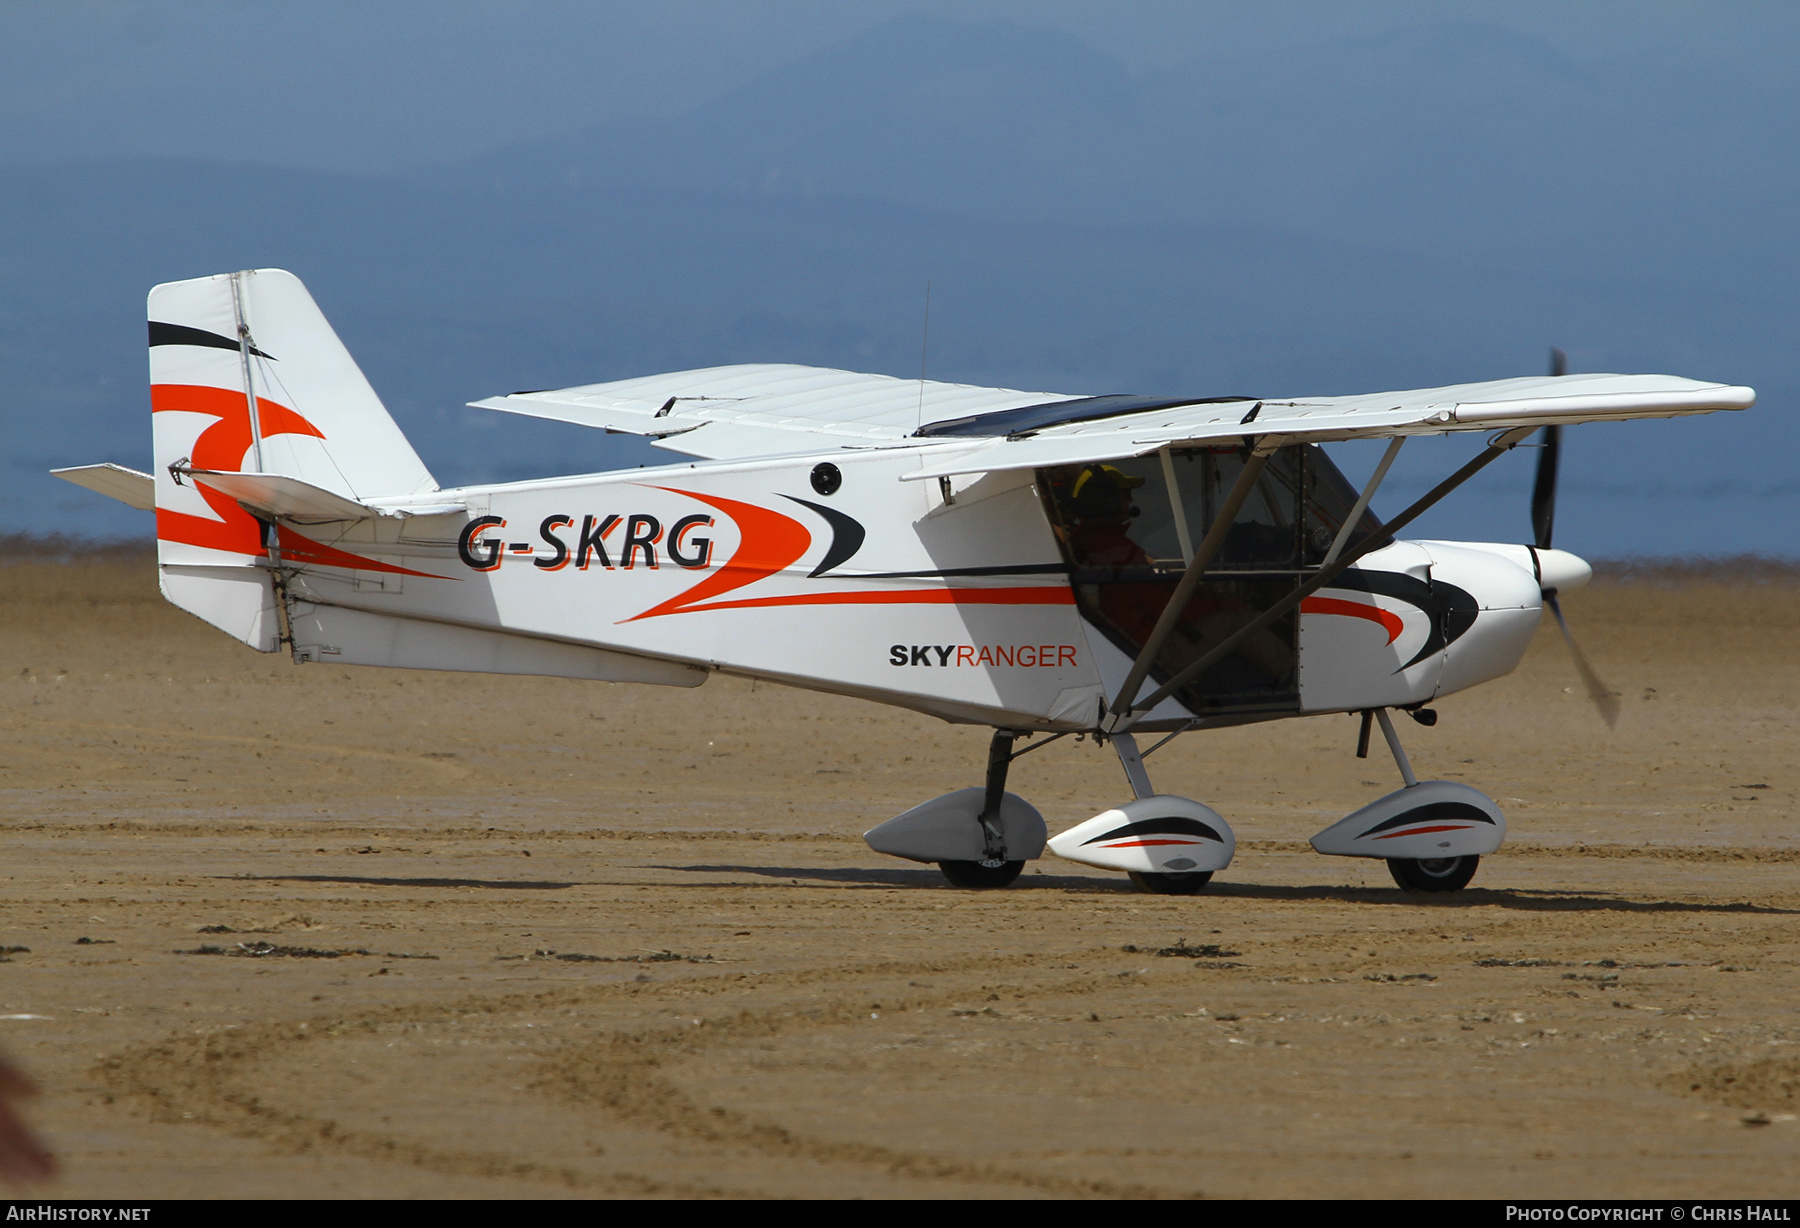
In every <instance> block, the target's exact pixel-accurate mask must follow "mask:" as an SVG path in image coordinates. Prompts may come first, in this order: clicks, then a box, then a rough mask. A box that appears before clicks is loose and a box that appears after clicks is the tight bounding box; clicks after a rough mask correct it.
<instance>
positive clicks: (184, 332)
mask: <svg viewBox="0 0 1800 1228" xmlns="http://www.w3.org/2000/svg"><path fill="white" fill-rule="evenodd" d="M150 344H151V346H152V347H155V346H159V345H197V346H202V347H204V348H206V349H209V350H234V351H237V352H238V353H242V352H243V350H242V348H241V347H240V346H239V345H238V343H237V342H235V341H233V340H232V339H231V338H230V337H222V336H220V335H219V334H218V333H209V332H207V331H206V330H205V329H204V328H189V327H188V326H187V325H185V324H164V323H163V322H162V321H160V320H152V321H150ZM250 352H251V353H252V354H254V355H256V356H257V357H258V358H269V356H268V355H267V354H265V353H263V352H262V351H261V350H259V349H257V348H256V347H255V346H251V347H250ZM269 361H270V362H274V361H275V359H273V358H269Z"/></svg>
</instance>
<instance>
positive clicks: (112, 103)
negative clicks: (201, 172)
mask: <svg viewBox="0 0 1800 1228" xmlns="http://www.w3.org/2000/svg"><path fill="white" fill-rule="evenodd" d="M914 12H920V13H929V14H934V15H940V16H949V17H955V18H958V19H961V20H971V21H980V20H1004V21H1009V22H1014V23H1017V24H1022V25H1036V26H1044V27H1051V28H1055V29H1060V30H1062V31H1065V32H1068V33H1071V34H1074V35H1076V36H1077V37H1079V38H1081V39H1082V40H1084V41H1085V42H1087V43H1088V44H1090V45H1091V46H1092V47H1094V48H1095V49H1097V50H1099V51H1102V52H1104V53H1106V54H1108V55H1110V56H1112V57H1114V58H1116V59H1117V60H1119V61H1120V62H1121V63H1123V64H1124V65H1125V66H1127V67H1128V68H1129V69H1131V70H1133V71H1137V72H1153V71H1156V70H1158V69H1166V68H1170V67H1175V66H1180V65H1187V64H1192V63H1196V62H1198V63H1205V62H1207V61H1231V62H1236V63H1242V62H1244V61H1246V60H1248V61H1254V62H1260V63H1262V64H1266V65H1267V67H1268V69H1269V72H1270V74H1271V77H1272V78H1278V77H1279V72H1280V67H1281V63H1282V57H1283V55H1284V53H1287V52H1291V51H1293V50H1295V49H1296V48H1299V47H1305V46H1310V45H1316V44H1319V43H1331V42H1337V41H1344V40H1349V41H1355V40H1360V39H1365V38H1372V37H1379V36H1381V35H1384V34H1389V33H1392V32H1393V31H1396V30H1401V29H1405V28H1408V27H1414V26H1420V25H1430V24H1433V23H1442V22H1447V21H1451V20H1456V19H1473V20H1478V21H1481V22H1484V23H1488V24H1490V25H1494V26H1498V27H1502V28H1504V29H1509V30H1513V31H1516V32H1519V33H1524V34H1528V35H1531V36H1534V37H1537V38H1541V39H1543V40H1544V41H1546V42H1547V43H1549V44H1550V45H1551V46H1553V47H1554V48H1555V49H1556V50H1558V51H1559V52H1561V53H1563V54H1565V55H1567V56H1570V57H1572V58H1574V59H1577V60H1582V61H1592V60H1603V59H1606V58H1609V57H1617V56H1629V57H1633V58H1646V57H1647V58H1648V59H1649V60H1650V61H1651V62H1654V60H1656V59H1659V58H1665V57H1666V59H1667V60H1668V61H1669V62H1670V63H1677V62H1679V63H1681V64H1683V65H1685V66H1687V67H1693V66H1694V65H1696V64H1702V65H1713V66H1716V68H1717V70H1718V73H1719V79H1720V86H1721V88H1727V87H1729V85H1730V84H1731V82H1732V81H1733V80H1734V79H1738V78H1741V77H1742V76H1744V75H1751V76H1757V77H1773V76H1783V75H1788V74H1791V73H1792V71H1793V68H1792V66H1793V63H1794V62H1795V56H1796V52H1797V51H1800V5H1797V4H1793V3H1762V4H1759V3H1728V2H1725V0H1710V2H1709V3H1704V4H1700V3H1672V2H1668V0H1662V2H1657V0H1635V2H1631V3H1601V2H1590V3H1574V2H1571V0H1552V2H1547V3H1546V2H1539V3H1530V2H1527V0H1508V2H1507V3H1500V4H1494V3H1477V2H1472V0H1461V2H1458V0H1432V2H1429V3H1336V4H1327V3H1316V2H1315V3H1298V4H1296V3H1278V2H1274V0H1256V2H1255V3H1213V4H1200V3H1192V2H1139V3H1129V2H1126V0H1108V2H1107V3H1098V2H1087V3H1078V2H1074V0H1033V2H1031V3H1019V2H1016V0H972V2H960V3H959V2H952V0H938V2H931V0H862V2H860V3H850V2H846V0H830V2H825V3H806V2H797V0H660V2H658V3H653V4H651V3H632V4H617V3H614V4H602V3H566V2H563V3H520V2H518V0H490V2H487V3H477V2H471V0H458V2H440V3H409V2H404V0H388V2H385V3H367V2H352V3H344V2H341V0H309V2H307V3H279V4H278V3H266V2H263V0H195V2H187V3H183V2H179V0H169V2H164V3H144V2H141V0H121V2H115V0H60V2H59V3H54V4H46V3H42V2H41V0H6V2H5V3H0V161H13V162H18V161H40V160H60V159H68V158H90V157H113V156H119V155H145V154H147V155H179V156H194V157H206V158H216V159H224V160H231V161H254V162H261V163H265V164H271V165H280V166H296V167H308V168H314V169H323V170H339V171H350V172H358V173H371V174H382V173H387V172H393V171H398V170H403V169H407V168H410V167H414V166H417V165H420V164H423V163H430V162H433V161H438V160H448V159H455V158H460V157H465V156H468V155H472V154H478V153H484V152H488V151H491V150H495V149H499V148H503V147H505V146H507V145H511V144H515V143H518V142H521V141H527V140H532V139H541V138H549V137H557V136H563V135H567V134H569V133H572V132H575V131H578V130H580V129H582V128H584V127H587V126H589V125H592V124H595V123H599V122H602V121H606V120H613V119H619V118H623V117H627V116H644V117H663V116H668V115H673V114H677V113H680V112H682V111H684V110H687V109H689V108H691V107H693V106H695V105H697V104H699V103H701V102H704V101H706V100H707V99H709V98H712V97H715V96H717V95H718V94H720V93H722V92H724V91H726V90H729V89H731V88H733V87H736V86H740V85H743V84H744V83H746V82H748V81H751V80H753V79H755V78H756V77H758V76H761V75H763V74H766V73H767V72H769V71H770V70H771V69H772V68H776V67H779V66H781V65H782V64H784V63H786V62H789V61H792V60H794V59H797V58H799V57H800V56H803V55H806V54H807V53H809V52H814V51H817V50H819V49H821V48H824V47H826V46H829V45H831V44H833V43H837V42H842V41H843V40H845V39H847V38H850V37H852V36H854V35H856V34H858V33H861V32H863V31H866V30H868V29H870V28H872V27H874V26H876V25H879V24H881V23H882V22H885V21H889V20H891V19H892V18H894V17H895V16H898V15H902V14H906V13H914Z"/></svg>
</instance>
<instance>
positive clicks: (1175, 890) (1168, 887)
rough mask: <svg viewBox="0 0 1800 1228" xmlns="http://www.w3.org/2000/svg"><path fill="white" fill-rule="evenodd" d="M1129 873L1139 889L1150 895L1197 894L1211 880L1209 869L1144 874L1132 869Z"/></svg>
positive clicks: (1204, 888)
mask: <svg viewBox="0 0 1800 1228" xmlns="http://www.w3.org/2000/svg"><path fill="white" fill-rule="evenodd" d="M1129 874H1130V877H1131V881H1132V883H1133V884H1134V885H1135V886H1136V887H1137V889H1138V890H1139V891H1148V892H1149V893H1150V894H1152V895H1199V894H1200V893H1201V892H1202V891H1204V890H1206V884H1208V883H1210V882H1211V881H1212V871H1211V870H1189V871H1187V872H1186V873H1185V874H1144V873H1141V872H1139V871H1137V870H1132V871H1129Z"/></svg>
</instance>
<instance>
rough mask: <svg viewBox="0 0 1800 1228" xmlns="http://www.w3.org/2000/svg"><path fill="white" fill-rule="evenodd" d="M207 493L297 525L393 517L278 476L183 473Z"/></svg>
mask: <svg viewBox="0 0 1800 1228" xmlns="http://www.w3.org/2000/svg"><path fill="white" fill-rule="evenodd" d="M179 472H182V473H184V474H185V475H186V476H187V477H190V478H192V479H193V480H194V481H195V482H196V483H198V484H199V485H201V486H205V487H207V488H208V489H211V490H216V491H218V492H219V493H220V494H222V495H225V496H227V497H229V498H232V499H236V500H237V501H238V502H239V503H241V504H243V505H244V506H245V507H247V508H249V509H250V510H251V511H253V512H260V513H262V514H263V515H264V516H267V517H268V518H269V519H271V520H287V521H291V522H292V523H294V524H327V523H329V522H331V521H338V520H372V519H374V518H375V517H376V516H392V515H394V513H393V512H391V511H385V512H384V511H382V510H381V509H379V508H373V507H370V506H369V505H368V504H366V503H358V502H356V501H355V500H353V499H346V498H344V496H342V495H339V494H333V493H332V492H331V491H329V490H325V489H324V488H323V487H319V486H314V485H312V484H311V483H310V482H302V481H301V480H300V479H299V478H289V477H283V476H282V475H280V474H278V473H221V472H218V471H216V470H212V469H187V470H180V471H179Z"/></svg>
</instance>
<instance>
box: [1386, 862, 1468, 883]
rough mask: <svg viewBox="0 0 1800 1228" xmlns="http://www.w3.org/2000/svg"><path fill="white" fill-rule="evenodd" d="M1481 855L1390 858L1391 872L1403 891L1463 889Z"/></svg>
mask: <svg viewBox="0 0 1800 1228" xmlns="http://www.w3.org/2000/svg"><path fill="white" fill-rule="evenodd" d="M1480 864H1481V858H1479V857H1428V858H1425V859H1423V860H1417V859H1414V858H1411V857H1390V858H1388V863H1387V867H1388V873H1389V874H1392V875H1393V876H1394V881H1395V882H1396V883H1399V884H1400V889H1401V890H1402V891H1461V890H1462V889H1463V888H1464V887H1467V886H1468V885H1469V880H1470V879H1472V878H1474V877H1475V868H1476V867H1477V866H1479V865H1480Z"/></svg>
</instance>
